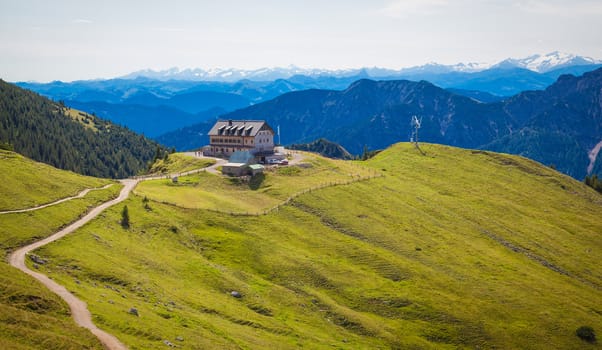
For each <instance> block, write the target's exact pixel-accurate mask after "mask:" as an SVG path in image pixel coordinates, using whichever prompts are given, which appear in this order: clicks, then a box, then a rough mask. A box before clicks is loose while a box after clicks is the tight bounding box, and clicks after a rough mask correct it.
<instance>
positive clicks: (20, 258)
mask: <svg viewBox="0 0 602 350" xmlns="http://www.w3.org/2000/svg"><path fill="white" fill-rule="evenodd" d="M120 182H121V183H122V184H123V185H124V187H123V189H122V190H121V192H120V193H119V196H118V197H117V198H115V199H112V200H110V201H108V202H105V203H103V204H101V205H99V206H97V207H96V208H94V209H92V210H91V211H90V212H89V213H88V214H86V215H85V216H83V217H82V218H81V219H79V220H77V221H75V222H74V223H72V224H71V225H69V226H67V227H65V228H64V229H62V230H60V231H58V232H57V233H55V234H53V235H52V236H49V237H47V238H45V239H43V240H40V241H37V242H35V243H32V244H30V245H27V246H25V247H22V248H19V249H17V250H16V251H14V252H13V253H12V254H11V255H10V256H9V258H8V262H9V264H10V265H12V266H14V267H16V268H17V269H19V270H21V271H23V272H25V273H26V274H28V275H30V276H32V277H33V278H35V279H37V280H38V281H40V282H42V284H43V285H44V286H46V287H47V288H48V289H50V290H51V291H52V292H54V293H55V294H57V295H58V296H60V297H61V298H63V300H65V301H66V302H67V304H68V305H69V308H70V309H71V315H72V316H73V319H74V320H75V323H77V324H78V325H79V326H81V327H84V328H87V329H89V330H90V332H92V333H93V334H94V335H95V336H96V337H97V338H98V339H99V340H100V342H101V343H102V344H103V345H104V346H105V348H107V349H109V350H122V349H127V347H126V346H125V345H123V344H122V343H121V342H120V341H119V340H118V339H117V338H116V337H115V336H113V335H111V334H109V333H107V332H105V331H103V330H101V329H100V328H98V327H96V325H95V324H94V323H93V322H92V315H91V314H90V311H88V308H87V306H86V303H85V302H83V301H82V300H80V299H78V298H77V297H76V296H75V295H73V294H72V293H71V292H69V291H68V290H67V289H66V288H65V287H63V286H61V285H60V284H58V283H56V282H55V281H53V280H51V279H50V278H49V277H48V276H46V275H44V274H41V273H39V272H35V271H32V270H30V269H29V268H27V266H26V265H25V257H26V256H27V254H28V253H29V252H31V251H32V250H35V249H37V248H39V247H42V246H44V245H46V244H48V243H50V242H54V241H56V240H58V239H60V238H62V237H64V236H66V235H68V234H70V233H71V232H73V231H75V230H77V229H78V228H80V227H82V226H83V225H85V224H86V223H88V222H89V221H90V220H92V219H93V218H95V217H96V216H98V214H100V213H102V212H103V211H104V210H105V209H107V208H109V207H111V206H113V205H115V204H117V203H119V202H122V201H123V200H125V199H126V198H127V197H128V195H129V194H130V192H131V191H132V189H134V187H136V185H137V184H138V180H131V179H126V180H120ZM86 193H87V192H86ZM84 195H85V194H84ZM71 199H72V198H71ZM65 200H67V199H65Z"/></svg>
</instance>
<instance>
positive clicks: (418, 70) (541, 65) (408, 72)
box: [122, 51, 602, 82]
mask: <svg viewBox="0 0 602 350" xmlns="http://www.w3.org/2000/svg"><path fill="white" fill-rule="evenodd" d="M591 64H602V61H600V60H595V59H593V58H591V57H584V56H577V55H573V54H568V53H562V52H558V51H554V52H551V53H548V54H545V55H540V54H537V55H532V56H528V57H525V58H508V59H506V60H503V61H501V62H499V63H497V64H495V65H491V64H489V63H475V62H471V63H458V64H454V65H443V64H439V63H436V62H430V63H427V64H425V65H422V66H415V67H410V68H402V69H399V70H395V69H389V68H379V67H364V68H359V69H319V68H301V67H298V66H295V65H289V66H287V67H271V68H267V67H266V68H258V69H235V68H210V69H202V68H187V69H179V68H175V67H174V68H169V69H166V70H161V71H154V70H151V69H145V70H141V71H137V72H134V73H131V74H128V75H126V76H124V77H122V78H125V79H133V78H137V77H145V78H150V79H159V80H169V79H176V80H197V81H223V82H236V81H239V80H243V79H248V80H254V81H273V80H277V79H288V78H290V77H293V76H295V75H305V76H309V77H325V76H328V77H339V78H340V77H372V78H376V79H378V78H388V77H394V76H405V77H411V76H413V75H424V74H446V73H450V72H463V73H473V72H479V71H483V70H486V69H489V68H503V69H507V68H517V67H518V68H524V69H529V70H532V71H535V72H539V73H545V72H549V71H551V70H554V69H559V68H563V67H569V66H577V65H591Z"/></svg>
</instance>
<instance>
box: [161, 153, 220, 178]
mask: <svg viewBox="0 0 602 350" xmlns="http://www.w3.org/2000/svg"><path fill="white" fill-rule="evenodd" d="M213 164H215V161H214V160H212V159H206V158H195V157H192V156H189V155H186V154H184V153H172V154H169V155H168V156H167V157H166V158H165V159H158V160H157V161H156V162H155V163H154V164H153V165H152V166H151V168H150V169H149V173H150V174H172V173H179V172H186V171H190V170H195V169H201V168H206V167H208V166H210V165H213Z"/></svg>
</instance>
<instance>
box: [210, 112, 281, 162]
mask: <svg viewBox="0 0 602 350" xmlns="http://www.w3.org/2000/svg"><path fill="white" fill-rule="evenodd" d="M208 135H209V145H208V146H205V147H203V154H204V155H207V156H213V157H221V158H228V157H230V156H231V155H232V154H233V153H234V152H249V153H250V154H251V155H253V156H254V157H256V158H257V159H259V160H264V159H265V157H266V156H270V155H272V154H274V129H272V127H271V126H269V125H268V123H266V122H265V121H264V120H218V121H217V122H216V123H215V125H213V127H212V128H211V130H209V134H208Z"/></svg>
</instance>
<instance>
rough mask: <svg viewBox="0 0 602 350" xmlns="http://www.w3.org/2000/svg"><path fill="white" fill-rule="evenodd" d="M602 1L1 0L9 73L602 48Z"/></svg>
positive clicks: (450, 58) (354, 64) (2, 55)
mask: <svg viewBox="0 0 602 350" xmlns="http://www.w3.org/2000/svg"><path fill="white" fill-rule="evenodd" d="M601 18H602V1H600V0H570V1H564V0H479V1H476V0H371V1H367V0H365V1H360V0H303V1H301V0H297V1H288V0H279V1H277V0H255V1H250V0H212V1H205V0H197V1H193V0H171V1H154V0H146V1H138V0H134V1H128V0H119V1H115V0H103V1H98V0H96V1H87V0H72V1H69V0H55V1H47V0H38V1H35V0H0V78H1V79H4V80H7V81H13V82H14V81H40V82H46V81H52V80H62V81H72V80H80V79H96V78H111V77H117V76H122V75H125V74H128V73H131V72H133V71H137V70H141V69H147V68H150V69H155V70H160V69H168V68H171V67H179V68H182V69H184V68H203V69H210V68H241V69H256V68H261V67H276V66H278V67H286V66H289V65H296V66H299V67H303V68H325V69H347V68H360V67H383V68H392V69H399V68H404V67H411V66H417V65H422V64H425V63H429V62H437V63H441V64H456V63H460V62H464V63H468V62H481V63H495V62H498V61H501V60H503V59H505V58H509V57H512V58H522V57H526V56H529V55H532V54H536V53H548V52H552V51H562V52H568V53H573V54H578V55H584V56H589V57H593V58H596V59H600V58H602V35H600V33H602V20H600V19H601Z"/></svg>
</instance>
